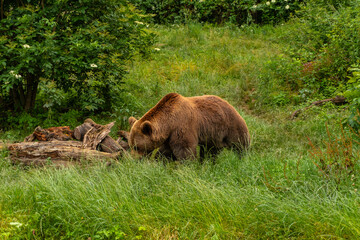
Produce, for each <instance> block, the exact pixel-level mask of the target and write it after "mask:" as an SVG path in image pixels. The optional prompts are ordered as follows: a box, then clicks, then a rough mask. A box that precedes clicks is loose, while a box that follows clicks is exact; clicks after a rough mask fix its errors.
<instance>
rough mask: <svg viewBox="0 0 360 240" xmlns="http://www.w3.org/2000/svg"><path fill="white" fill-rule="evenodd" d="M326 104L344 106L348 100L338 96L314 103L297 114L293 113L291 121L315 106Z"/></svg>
mask: <svg viewBox="0 0 360 240" xmlns="http://www.w3.org/2000/svg"><path fill="white" fill-rule="evenodd" d="M326 102H332V103H333V104H336V105H342V104H345V103H347V102H346V98H345V97H343V96H336V97H334V98H328V99H323V100H319V101H315V102H312V103H311V104H310V105H309V106H307V107H305V108H303V109H298V110H296V111H295V112H293V113H292V114H291V116H290V119H291V120H294V119H295V118H296V117H297V116H298V115H299V114H300V113H301V112H303V111H306V110H308V109H310V108H312V107H313V106H321V105H323V104H324V103H326Z"/></svg>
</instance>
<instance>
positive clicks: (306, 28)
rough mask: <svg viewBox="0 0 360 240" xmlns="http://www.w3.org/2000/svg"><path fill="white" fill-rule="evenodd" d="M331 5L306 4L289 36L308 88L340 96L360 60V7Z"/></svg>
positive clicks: (347, 4) (291, 53) (292, 53)
mask: <svg viewBox="0 0 360 240" xmlns="http://www.w3.org/2000/svg"><path fill="white" fill-rule="evenodd" d="M331 2H332V4H333V5H332V4H331V3H330V2H328V1H327V2H326V3H325V2H324V1H310V2H308V3H307V4H306V5H304V6H303V8H302V9H301V11H299V16H300V17H299V18H297V19H296V20H295V21H294V22H295V23H294V24H295V26H296V27H294V28H293V31H292V32H290V34H291V35H288V36H287V37H288V38H290V39H291V40H293V42H294V44H293V45H292V48H291V50H290V51H289V53H290V55H291V56H292V57H293V58H294V59H296V60H297V61H300V62H301V64H302V67H301V69H300V72H299V75H300V76H301V77H302V80H303V83H304V86H305V87H306V88H308V89H310V90H311V91H312V92H313V93H314V94H318V95H323V96H326V97H329V96H333V95H334V94H338V91H337V88H338V87H339V86H340V85H341V84H342V83H344V82H345V81H346V76H347V75H348V69H349V67H350V66H351V65H353V64H355V63H357V62H358V61H359V60H360V54H359V53H360V44H359V41H360V39H359V34H360V17H359V15H358V12H359V11H360V4H359V3H358V2H354V3H350V1H341V2H342V3H343V5H341V4H340V1H331ZM290 71H292V69H290Z"/></svg>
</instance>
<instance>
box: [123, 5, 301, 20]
mask: <svg viewBox="0 0 360 240" xmlns="http://www.w3.org/2000/svg"><path fill="white" fill-rule="evenodd" d="M130 2H132V3H133V4H134V5H135V6H137V7H138V8H140V9H142V10H144V11H145V12H146V13H150V14H154V21H155V23H160V24H163V23H179V22H180V23H183V22H186V21H188V20H194V21H200V22H208V23H216V24H221V23H226V22H230V23H234V24H238V25H241V24H249V23H259V24H267V23H278V22H281V21H284V20H287V19H288V18H289V17H290V15H291V14H292V13H294V12H295V10H297V9H298V8H299V4H300V2H302V1H301V0H285V1H282V0H281V1H280V0H268V1H265V0H261V1H259V0H230V1H223V0H196V1H192V0H180V1H175V0H165V1H160V0H145V1H142V0H131V1H130Z"/></svg>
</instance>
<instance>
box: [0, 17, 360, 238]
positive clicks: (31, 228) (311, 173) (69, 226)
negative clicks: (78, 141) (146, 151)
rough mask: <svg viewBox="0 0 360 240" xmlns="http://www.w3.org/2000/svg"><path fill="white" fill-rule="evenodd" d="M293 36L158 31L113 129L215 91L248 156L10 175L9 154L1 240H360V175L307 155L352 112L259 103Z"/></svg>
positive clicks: (0, 206) (264, 31) (277, 30)
mask: <svg viewBox="0 0 360 240" xmlns="http://www.w3.org/2000/svg"><path fill="white" fill-rule="evenodd" d="M287 27H288V26H278V27H270V26H263V27H245V28H236V27H232V26H224V27H214V26H208V25H200V24H189V25H186V26H182V25H173V26H168V27H164V26H156V27H153V28H152V31H154V32H156V33H157V34H158V41H157V43H156V45H155V46H154V52H153V54H151V55H150V56H148V57H146V58H139V59H137V60H136V61H134V62H133V63H131V65H130V67H129V69H128V70H129V74H128V76H127V78H126V80H125V82H126V84H124V95H123V96H122V98H127V99H132V100H131V101H129V102H130V103H131V104H124V107H123V109H122V110H120V111H119V113H118V115H116V116H114V117H109V118H108V119H105V120H104V122H109V121H110V120H111V121H112V120H114V119H115V118H116V120H118V122H119V121H120V122H121V124H120V125H121V127H122V128H126V127H128V126H127V125H126V124H125V123H124V122H125V120H124V119H127V117H129V116H130V115H136V116H141V115H142V114H144V113H145V112H146V111H147V110H148V109H149V108H151V107H152V106H154V105H155V104H156V102H157V101H158V100H159V99H160V98H161V97H162V96H163V95H165V94H167V93H169V92H178V93H180V94H182V95H184V96H194V95H203V94H214V95H218V96H220V97H222V98H224V99H226V100H228V101H229V102H230V103H231V104H232V105H234V106H235V108H236V109H237V110H238V111H239V112H240V114H241V115H242V116H243V117H244V119H245V120H246V122H247V124H248V127H249V130H250V133H251V136H252V146H251V149H250V150H249V151H248V152H247V153H246V154H245V155H244V156H243V157H241V158H240V157H239V156H238V155H237V154H236V153H235V152H232V151H230V150H224V151H222V152H221V153H220V154H219V155H218V156H217V158H216V161H215V163H213V161H211V160H210V159H209V160H206V161H205V162H204V163H202V164H201V163H199V162H197V161H184V162H167V161H162V160H155V159H152V158H148V159H142V160H134V159H131V158H122V159H119V161H118V162H114V163H113V164H112V165H111V166H110V167H109V166H106V165H105V164H102V163H99V164H92V165H86V164H83V165H81V166H78V167H68V168H63V169H56V168H53V167H51V166H49V167H45V168H25V169H24V168H21V167H18V166H12V165H10V163H9V161H8V153H7V152H6V151H2V152H0V154H1V155H0V158H1V161H0V181H1V183H0V239H358V238H360V221H359V219H360V195H359V191H358V189H359V183H358V176H351V173H350V174H349V175H346V174H343V175H341V174H340V173H334V175H329V177H328V178H325V177H323V175H322V174H321V171H319V169H318V167H317V165H316V164H318V162H317V161H318V159H316V158H315V157H313V156H312V155H311V154H310V153H309V151H310V150H311V146H310V145H309V140H308V138H309V139H310V140H311V142H312V143H313V144H314V145H315V146H319V147H321V148H322V149H325V143H324V141H328V135H327V130H326V129H327V128H326V124H327V126H328V129H329V131H330V132H331V134H332V135H333V136H340V135H341V128H340V124H339V121H337V119H340V117H341V115H342V114H344V112H343V111H341V110H334V109H333V108H331V106H328V107H324V108H321V109H320V108H314V109H311V110H309V111H308V112H306V113H304V114H302V115H301V117H300V118H299V119H298V120H295V121H291V120H289V115H290V114H291V112H292V111H295V110H296V109H298V108H300V107H301V106H286V107H274V106H267V105H263V104H262V103H261V101H260V100H259V97H258V96H262V94H266V91H265V90H262V89H266V88H264V86H262V87H261V84H263V81H261V78H262V77H263V76H264V74H271V73H270V72H269V70H268V69H267V67H266V66H267V65H268V63H269V61H274V59H275V58H276V57H277V56H279V55H284V54H285V51H284V49H286V47H287V46H288V44H291V43H290V42H288V41H287V39H286V38H285V37H282V33H284V32H286V29H287ZM285 57H286V56H285ZM269 84H270V83H269ZM261 91H264V92H261ZM325 116H326V117H325ZM108 120H109V121H108ZM26 134H27V133H26V132H23V133H21V134H19V136H18V137H17V139H11V138H8V137H7V135H6V133H3V134H2V135H1V136H2V137H0V138H3V139H4V140H5V141H7V139H11V140H21V139H22V138H23V137H24V136H26ZM353 145H354V146H353V148H354V149H353V151H354V152H355V151H356V150H357V149H356V146H355V145H356V144H355V142H354V144H353ZM347 146H348V145H347ZM314 163H316V164H314Z"/></svg>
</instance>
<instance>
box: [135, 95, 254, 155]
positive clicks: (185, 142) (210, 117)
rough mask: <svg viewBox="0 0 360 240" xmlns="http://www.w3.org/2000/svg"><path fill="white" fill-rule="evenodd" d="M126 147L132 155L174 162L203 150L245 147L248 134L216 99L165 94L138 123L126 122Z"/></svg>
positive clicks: (239, 119) (230, 108) (225, 104)
mask: <svg viewBox="0 0 360 240" xmlns="http://www.w3.org/2000/svg"><path fill="white" fill-rule="evenodd" d="M129 123H130V126H131V130H130V135H129V146H130V148H131V149H132V152H133V153H134V154H135V153H136V154H140V155H144V154H148V153H151V152H152V151H153V150H155V149H157V148H159V151H158V152H159V153H160V154H162V155H164V156H166V157H172V158H174V159H177V160H180V159H185V158H195V157H196V147H197V146H198V145H199V146H200V155H201V157H204V154H205V150H206V149H207V150H209V151H210V152H211V153H212V154H215V153H217V152H218V151H219V150H220V149H221V148H224V147H227V148H231V147H236V148H237V149H240V150H243V149H246V148H248V147H249V144H250V134H249V130H248V128H247V126H246V123H245V121H244V119H243V118H242V117H241V116H240V114H239V113H238V112H237V111H236V110H235V108H234V107H233V106H231V105H230V104H229V103H228V102H227V101H225V100H224V99H221V98H220V97H217V96H212V95H205V96H196V97H183V96H181V95H180V94H177V93H169V94H167V95H166V96H165V97H163V98H162V99H161V100H160V101H159V102H158V103H157V104H156V106H155V107H153V108H151V109H150V110H149V111H148V112H147V113H145V115H144V116H142V117H141V118H140V119H139V120H136V119H135V118H134V117H130V118H129Z"/></svg>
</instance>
